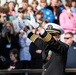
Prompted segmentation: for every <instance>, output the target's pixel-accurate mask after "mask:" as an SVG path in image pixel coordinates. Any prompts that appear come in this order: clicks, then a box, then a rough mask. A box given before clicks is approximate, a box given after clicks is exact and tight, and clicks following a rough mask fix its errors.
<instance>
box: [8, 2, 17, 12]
mask: <svg viewBox="0 0 76 75" xmlns="http://www.w3.org/2000/svg"><path fill="white" fill-rule="evenodd" d="M10 3H13V4H14V7H15V6H16V3H15V2H14V1H10V2H8V8H9V4H10ZM9 11H10V10H9ZM13 11H15V9H13Z"/></svg>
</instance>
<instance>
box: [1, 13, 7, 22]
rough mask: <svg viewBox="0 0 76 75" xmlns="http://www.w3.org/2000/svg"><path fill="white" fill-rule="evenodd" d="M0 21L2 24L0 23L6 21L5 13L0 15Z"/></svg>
mask: <svg viewBox="0 0 76 75" xmlns="http://www.w3.org/2000/svg"><path fill="white" fill-rule="evenodd" d="M0 15H1V16H0V21H1V22H2V23H4V22H5V21H6V14H5V13H0Z"/></svg>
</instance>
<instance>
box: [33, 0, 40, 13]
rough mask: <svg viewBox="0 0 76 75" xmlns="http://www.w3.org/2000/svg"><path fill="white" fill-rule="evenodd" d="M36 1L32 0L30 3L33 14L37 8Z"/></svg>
mask: <svg viewBox="0 0 76 75" xmlns="http://www.w3.org/2000/svg"><path fill="white" fill-rule="evenodd" d="M38 4H39V3H38V1H37V0H33V1H32V7H33V12H34V14H35V13H36V12H37V11H38V9H37V6H38Z"/></svg>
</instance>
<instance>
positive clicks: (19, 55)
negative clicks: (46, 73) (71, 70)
mask: <svg viewBox="0 0 76 75" xmlns="http://www.w3.org/2000/svg"><path fill="white" fill-rule="evenodd" d="M38 5H39V3H38V1H37V0H33V1H32V3H31V4H30V5H29V4H28V0H22V7H18V8H17V9H18V10H15V9H14V8H15V6H18V4H17V3H15V2H13V1H10V2H6V3H5V4H4V5H2V6H1V7H0V69H7V70H8V71H10V70H12V69H26V68H28V69H29V68H31V69H36V68H37V69H41V68H42V66H43V59H42V50H40V49H39V48H38V47H37V46H36V45H35V44H34V43H33V42H32V41H31V40H30V39H29V38H28V37H27V34H26V33H25V31H24V28H25V27H26V26H28V28H29V29H30V30H32V29H33V28H37V27H38V26H40V27H42V26H43V25H44V24H46V23H56V24H58V25H60V26H61V27H62V28H63V29H64V34H63V35H62V37H61V40H62V41H64V42H65V43H66V44H68V45H69V43H68V42H67V40H69V38H72V40H69V41H72V42H73V41H76V0H69V1H67V2H66V3H65V5H63V4H62V2H61V0H51V1H50V5H48V4H47V1H46V0H40V8H39V9H37V7H38ZM68 32H69V33H68ZM36 34H38V33H36ZM67 34H68V36H67V38H64V37H65V36H66V35H67ZM73 35H74V40H73ZM69 36H70V37H69ZM72 42H71V43H72ZM75 49H76V47H75ZM49 54H50V56H51V52H48V55H49ZM75 64H76V63H75ZM26 75H27V73H26ZM31 75H32V74H31ZM33 75H34V74H33ZM36 75H37V74H36ZM38 75H40V74H38Z"/></svg>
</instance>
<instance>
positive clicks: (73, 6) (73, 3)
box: [71, 0, 76, 13]
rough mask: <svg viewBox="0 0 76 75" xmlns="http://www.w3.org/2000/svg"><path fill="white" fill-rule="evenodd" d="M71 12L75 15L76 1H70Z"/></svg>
mask: <svg viewBox="0 0 76 75" xmlns="http://www.w3.org/2000/svg"><path fill="white" fill-rule="evenodd" d="M71 11H72V12H74V13H76V0H71Z"/></svg>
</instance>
